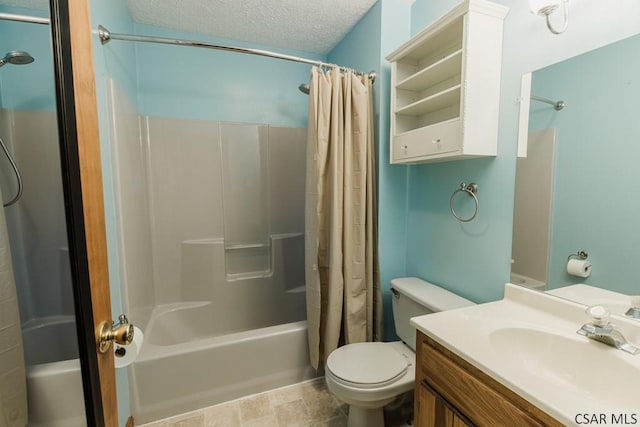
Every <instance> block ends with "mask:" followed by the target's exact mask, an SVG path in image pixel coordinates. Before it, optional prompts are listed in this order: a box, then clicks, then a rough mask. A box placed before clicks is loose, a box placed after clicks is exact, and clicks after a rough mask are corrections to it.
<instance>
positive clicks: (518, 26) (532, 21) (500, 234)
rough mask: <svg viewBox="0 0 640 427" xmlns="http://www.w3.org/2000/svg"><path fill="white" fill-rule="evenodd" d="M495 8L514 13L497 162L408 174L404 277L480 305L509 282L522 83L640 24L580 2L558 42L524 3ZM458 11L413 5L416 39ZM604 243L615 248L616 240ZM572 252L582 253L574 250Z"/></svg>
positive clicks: (507, 34)
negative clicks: (461, 199)
mask: <svg viewBox="0 0 640 427" xmlns="http://www.w3.org/2000/svg"><path fill="white" fill-rule="evenodd" d="M495 2H496V3H500V4H503V5H505V6H508V7H509V8H510V11H509V14H508V15H507V18H506V19H505V22H504V38H503V40H504V41H503V50H502V55H503V60H502V75H501V79H502V83H501V88H500V90H501V92H500V115H499V134H498V155H497V156H496V157H495V158H488V159H476V160H463V161H455V162H448V163H440V164H428V165H420V166H409V197H408V198H409V207H408V220H407V221H408V225H407V227H408V230H409V233H408V235H407V275H415V276H419V277H422V278H424V279H426V280H429V281H432V282H434V283H436V284H439V285H441V286H443V287H445V288H447V289H451V290H453V291H455V292H457V293H459V294H460V295H463V296H465V297H467V298H469V299H471V300H473V301H476V302H486V301H492V300H496V299H499V298H501V297H502V295H503V289H504V283H505V282H507V281H508V280H509V273H510V258H511V237H512V225H513V220H512V216H513V200H514V182H515V158H516V148H517V136H518V120H519V103H520V100H519V97H520V87H521V77H522V75H523V74H524V73H527V72H530V71H532V70H537V69H540V68H542V67H546V66H548V65H549V64H553V63H555V62H558V61H561V60H564V59H567V58H570V57H573V56H575V55H578V54H581V53H584V52H586V51H589V50H592V49H594V48H598V47H600V46H603V45H605V44H607V43H611V42H613V41H616V40H620V39H623V38H625V37H629V36H631V35H633V34H637V33H638V25H637V23H638V19H639V18H640V4H638V2H635V1H627V0H624V1H622V2H620V3H619V4H617V6H616V8H606V9H603V8H601V7H599V6H600V2H599V1H597V0H583V1H582V2H581V3H580V6H578V4H577V3H576V5H575V6H574V5H573V3H572V4H570V9H571V11H572V13H574V14H575V15H574V19H572V20H571V23H570V26H569V29H568V30H567V31H566V32H565V33H564V34H562V35H559V36H558V35H553V34H551V33H550V32H549V31H548V30H547V28H546V26H545V24H544V20H543V19H542V18H540V17H538V16H534V15H532V14H531V13H530V11H529V7H528V4H527V2H524V1H520V0H495ZM457 3H458V2H457V1H456V0H442V1H438V2H434V1H429V0H416V2H415V3H414V4H413V9H412V19H411V24H412V28H411V32H412V34H415V33H417V32H419V31H420V30H421V29H422V28H424V27H425V26H427V25H429V24H431V23H432V22H434V21H435V20H436V19H438V18H439V17H440V16H441V15H442V14H444V13H446V12H447V11H448V10H449V9H450V8H452V7H454V6H455V5H456V4H457ZM576 15H577V16H576ZM594 28H597V31H594ZM575 78H578V76H576V77H575ZM525 102H526V101H525ZM636 110H637V108H636ZM462 181H464V182H467V183H468V182H470V181H475V182H477V183H478V185H479V193H478V198H479V200H480V211H479V214H478V217H477V218H476V219H475V220H474V221H473V222H470V223H467V224H461V223H459V222H457V221H456V220H455V219H454V218H453V217H452V216H451V213H450V212H449V198H450V196H451V193H452V192H453V191H454V190H455V189H456V188H457V187H458V185H459V184H460V182H462ZM381 197H382V195H381ZM607 241H608V242H609V243H608V244H610V245H612V242H613V240H612V239H607ZM575 250H578V248H572V252H573V251H575ZM563 256H564V261H563V262H566V255H563Z"/></svg>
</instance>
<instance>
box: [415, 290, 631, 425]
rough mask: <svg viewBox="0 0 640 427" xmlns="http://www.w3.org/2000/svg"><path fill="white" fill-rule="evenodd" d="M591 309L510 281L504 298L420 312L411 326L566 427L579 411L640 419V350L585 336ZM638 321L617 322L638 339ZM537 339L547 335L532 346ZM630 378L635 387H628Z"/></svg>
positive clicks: (626, 333)
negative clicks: (582, 331) (627, 349)
mask: <svg viewBox="0 0 640 427" xmlns="http://www.w3.org/2000/svg"><path fill="white" fill-rule="evenodd" d="M584 310H585V306H584V305H581V304H578V303H574V302H571V301H567V300H563V299H560V298H557V297H554V296H552V295H548V294H544V293H541V292H537V291H532V290H529V289H526V288H523V287H520V286H515V285H511V284H507V285H506V286H505V298H504V299H503V300H501V301H496V302H492V303H487V304H480V305H476V306H471V307H466V308H460V309H456V310H451V311H445V312H441V313H434V314H428V315H426V316H419V317H414V318H413V319H412V320H411V324H412V325H413V326H414V327H416V328H417V329H418V330H420V331H422V332H423V333H425V334H426V335H428V336H430V337H431V338H433V339H434V340H436V341H437V342H439V343H440V344H441V345H443V346H444V347H446V348H447V349H449V350H451V351H452V352H453V353H455V354H457V355H458V356H460V357H462V358H463V359H465V360H466V361H468V362H469V363H471V364H472V365H474V366H476V367H477V368H479V369H480V370H482V371H483V372H485V373H486V374H488V375H489V376H491V377H492V378H494V379H495V380H497V381H498V382H500V383H502V384H503V385H505V386H506V387H508V388H509V389H511V390H512V391H514V392H515V393H517V394H519V395H520V396H522V397H523V398H525V399H526V400H528V401H529V402H531V403H533V404H534V405H536V406H537V407H539V408H540V409H542V410H543V411H545V412H547V413H548V414H549V415H551V416H553V417H554V418H556V419H557V420H558V421H560V422H562V423H564V424H566V425H578V424H577V422H576V416H579V414H585V413H589V414H592V413H597V414H600V413H604V414H606V417H607V419H608V420H609V421H611V416H612V415H611V414H619V413H626V414H629V416H630V415H631V414H633V415H634V416H635V417H636V418H637V419H638V421H639V422H640V392H638V391H637V390H638V389H637V387H639V386H640V355H636V356H634V355H630V354H627V353H624V352H623V351H621V350H617V349H615V348H613V347H609V346H606V345H604V344H601V343H598V342H595V341H593V340H589V339H587V338H586V337H583V336H581V335H578V334H577V333H576V331H577V330H578V329H579V328H580V327H581V326H582V324H583V323H586V322H587V321H588V317H587V316H586V314H585V312H584ZM634 322H636V321H633V320H626V319H617V318H616V319H615V320H614V323H615V325H616V327H617V328H618V329H619V330H620V331H621V332H622V333H623V334H624V335H625V337H626V338H627V339H628V340H629V342H630V343H632V344H635V345H637V344H640V322H636V323H635V324H634ZM521 332H522V334H521ZM536 337H542V338H540V341H539V345H538V344H536V345H535V347H533V348H532V347H531V342H530V341H531V338H534V339H535V340H536V341H538V338H536ZM549 337H551V338H552V339H551V340H548V339H547V338H549ZM527 341H529V342H527ZM545 347H546V348H545ZM630 375H632V377H631V378H629V376H630ZM629 383H635V387H633V390H635V392H631V391H630V392H628V393H627V392H626V391H627V388H628V389H629V390H631V389H632V388H631V386H630V385H629ZM612 396H615V403H611V399H612ZM607 401H609V402H607ZM609 425H611V423H609Z"/></svg>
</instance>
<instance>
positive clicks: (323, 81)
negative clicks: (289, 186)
mask: <svg viewBox="0 0 640 427" xmlns="http://www.w3.org/2000/svg"><path fill="white" fill-rule="evenodd" d="M309 87H310V93H309V97H310V99H309V125H308V138H307V177H306V178H307V179H306V202H305V203H306V208H305V210H306V214H305V224H306V225H305V242H306V243H305V279H306V287H307V325H308V334H309V353H310V359H311V365H312V366H313V367H314V368H316V369H318V368H319V367H322V366H324V363H325V361H326V358H327V357H328V356H329V354H330V353H331V352H332V351H333V350H334V349H336V348H337V347H338V346H339V345H341V344H342V343H345V344H349V343H354V342H363V341H380V340H381V339H382V302H381V301H382V298H381V294H380V282H379V275H378V261H377V237H376V230H377V225H376V209H377V208H376V201H375V163H374V148H373V105H372V84H371V81H370V79H369V78H368V76H358V75H356V74H355V73H353V72H351V71H349V72H341V71H340V70H339V69H332V70H331V71H329V72H327V73H325V72H323V71H322V70H320V69H318V68H317V67H314V68H313V69H312V71H311V83H310V85H309Z"/></svg>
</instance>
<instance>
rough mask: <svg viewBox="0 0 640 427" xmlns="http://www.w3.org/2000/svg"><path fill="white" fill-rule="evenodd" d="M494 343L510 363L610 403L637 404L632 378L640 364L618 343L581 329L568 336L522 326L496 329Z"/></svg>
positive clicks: (639, 371)
mask: <svg viewBox="0 0 640 427" xmlns="http://www.w3.org/2000/svg"><path fill="white" fill-rule="evenodd" d="M489 343H490V345H491V346H492V348H493V350H494V351H495V352H496V353H497V355H500V356H501V357H502V358H503V360H504V361H505V363H507V364H511V365H513V366H514V367H517V368H518V369H525V370H527V371H529V372H532V373H535V374H536V375H538V376H539V377H541V378H544V379H545V380H546V381H548V382H549V383H551V384H555V385H556V386H560V387H562V388H563V389H566V390H567V391H569V392H580V393H582V394H583V395H585V397H587V398H592V399H593V400H594V401H596V402H598V403H599V404H605V405H608V406H615V407H619V408H637V406H638V397H637V394H636V393H637V391H634V390H632V386H633V382H634V381H631V380H630V378H640V369H639V368H638V367H637V366H634V365H633V364H631V363H628V362H627V361H626V360H625V359H624V355H623V354H621V351H620V350H617V349H615V348H613V347H609V346H607V345H605V344H602V343H599V342H596V341H593V340H590V339H588V338H585V337H582V336H580V335H578V334H575V337H574V336H572V335H566V336H565V335H559V334H555V333H552V332H548V331H544V330H539V329H532V328H523V327H509V328H501V329H497V330H494V331H492V332H491V333H490V334H489ZM612 364H615V368H614V367H613V366H611V365H612Z"/></svg>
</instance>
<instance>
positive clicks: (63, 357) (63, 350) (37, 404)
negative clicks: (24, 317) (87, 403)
mask: <svg viewBox="0 0 640 427" xmlns="http://www.w3.org/2000/svg"><path fill="white" fill-rule="evenodd" d="M22 339H23V345H24V354H25V363H26V365H27V366H26V374H27V399H28V405H29V426H30V427H38V426H50V427H58V426H59V427H62V426H64V427H75V426H78V427H81V426H86V424H87V422H86V419H85V412H84V394H83V390H82V375H81V373H80V360H79V359H78V343H77V338H76V327H75V319H74V317H73V316H52V317H44V318H39V319H34V320H30V321H28V322H25V323H24V324H23V325H22Z"/></svg>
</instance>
